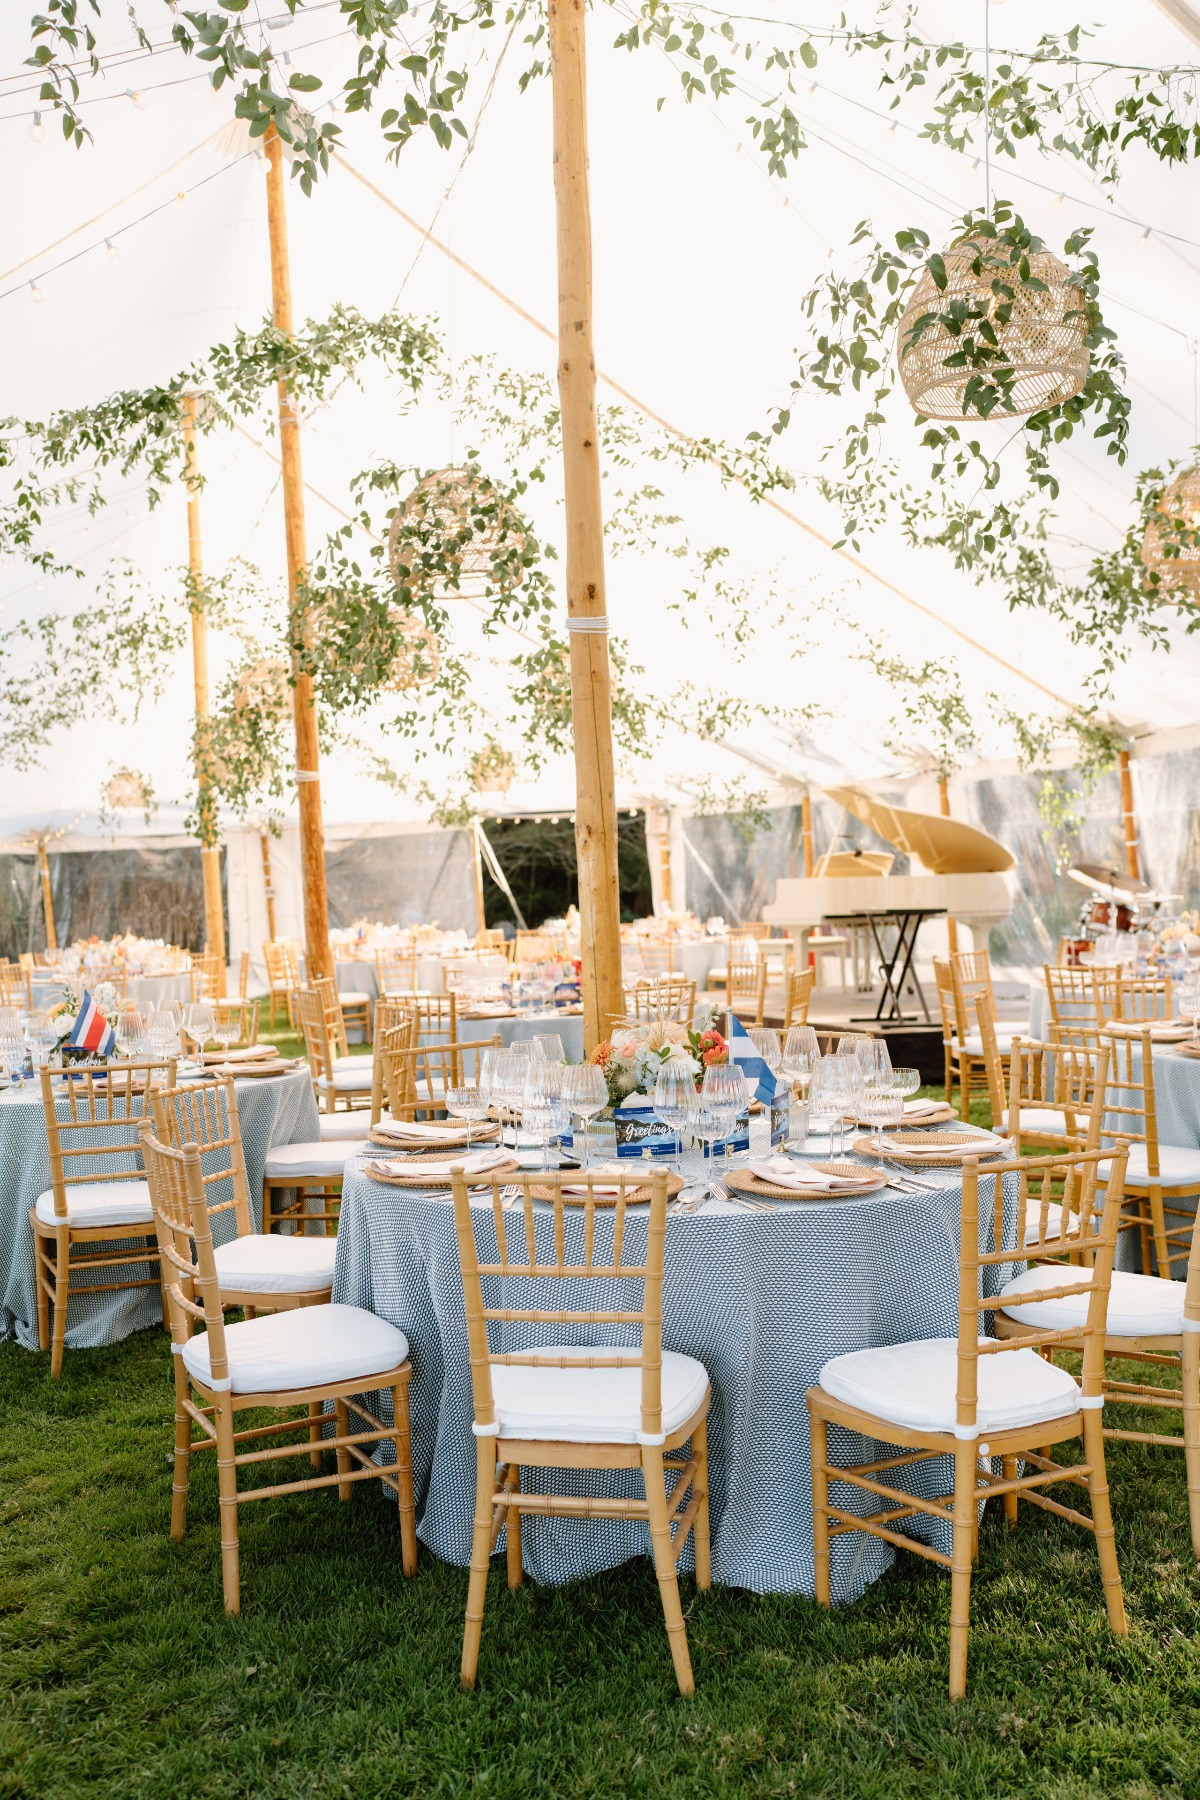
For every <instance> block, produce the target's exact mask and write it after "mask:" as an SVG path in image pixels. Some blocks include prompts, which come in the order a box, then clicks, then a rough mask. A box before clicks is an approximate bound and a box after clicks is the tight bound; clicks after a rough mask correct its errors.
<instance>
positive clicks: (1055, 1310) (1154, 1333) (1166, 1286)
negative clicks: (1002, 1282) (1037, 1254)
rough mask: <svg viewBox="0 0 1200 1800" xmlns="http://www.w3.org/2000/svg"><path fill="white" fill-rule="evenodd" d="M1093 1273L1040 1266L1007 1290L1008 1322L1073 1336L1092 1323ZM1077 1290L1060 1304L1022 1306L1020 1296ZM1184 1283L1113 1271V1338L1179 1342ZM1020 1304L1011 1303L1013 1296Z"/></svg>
mask: <svg viewBox="0 0 1200 1800" xmlns="http://www.w3.org/2000/svg"><path fill="white" fill-rule="evenodd" d="M1091 1280H1092V1277H1091V1271H1090V1270H1088V1269H1076V1268H1070V1267H1068V1266H1066V1265H1065V1264H1059V1265H1055V1264H1052V1263H1039V1264H1038V1265H1037V1267H1036V1268H1033V1269H1026V1271H1025V1273H1024V1275H1018V1276H1017V1278H1016V1280H1015V1281H1010V1282H1009V1284H1008V1286H1007V1287H1006V1288H1004V1289H1002V1290H1001V1291H1002V1293H1003V1295H1004V1297H1005V1302H1006V1304H1005V1307H1004V1313H1005V1317H1006V1318H1009V1319H1015V1320H1016V1321H1017V1324H1018V1325H1038V1326H1040V1327H1041V1328H1042V1330H1043V1331H1071V1330H1073V1329H1075V1328H1077V1327H1079V1326H1082V1325H1085V1324H1086V1323H1087V1302H1088V1296H1087V1290H1088V1288H1089V1287H1090V1285H1091ZM1076 1286H1077V1287H1078V1288H1079V1290H1080V1291H1079V1293H1078V1294H1077V1295H1076V1294H1064V1295H1062V1297H1061V1298H1060V1299H1058V1300H1042V1301H1039V1302H1037V1303H1036V1304H1034V1303H1033V1302H1030V1303H1028V1304H1026V1305H1021V1304H1020V1301H1021V1296H1022V1295H1030V1294H1037V1293H1040V1292H1041V1291H1042V1290H1043V1289H1044V1288H1056V1287H1076ZM1183 1286H1184V1284H1183V1282H1182V1281H1164V1280H1163V1279H1162V1278H1161V1277H1159V1276H1158V1275H1132V1274H1130V1273H1128V1272H1127V1271H1126V1270H1124V1269H1114V1271H1113V1278H1112V1286H1111V1288H1110V1289H1109V1293H1108V1335H1109V1337H1177V1336H1178V1335H1179V1333H1180V1332H1181V1331H1182V1330H1183ZM1010 1295H1011V1297H1012V1299H1013V1300H1015V1301H1016V1302H1017V1304H1016V1305H1011V1304H1008V1300H1009V1296H1010Z"/></svg>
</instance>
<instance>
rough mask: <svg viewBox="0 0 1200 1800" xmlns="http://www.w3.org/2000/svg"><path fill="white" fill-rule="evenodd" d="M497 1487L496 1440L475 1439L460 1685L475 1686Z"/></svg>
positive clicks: (486, 1438)
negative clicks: (472, 1525)
mask: <svg viewBox="0 0 1200 1800" xmlns="http://www.w3.org/2000/svg"><path fill="white" fill-rule="evenodd" d="M495 1486H496V1440H495V1438H494V1437H481V1438H476V1440H475V1531H474V1535H473V1537H472V1540H471V1578H470V1581H469V1582H468V1583H467V1617H466V1623H465V1626H464V1629H463V1651H462V1684H463V1686H464V1687H466V1688H473V1687H474V1686H475V1674H476V1671H477V1669H478V1668H479V1640H480V1638H481V1637H482V1636H483V1608H484V1602H485V1601H486V1599H487V1578H488V1546H489V1544H490V1543H491V1536H492V1495H493V1493H494V1491H495Z"/></svg>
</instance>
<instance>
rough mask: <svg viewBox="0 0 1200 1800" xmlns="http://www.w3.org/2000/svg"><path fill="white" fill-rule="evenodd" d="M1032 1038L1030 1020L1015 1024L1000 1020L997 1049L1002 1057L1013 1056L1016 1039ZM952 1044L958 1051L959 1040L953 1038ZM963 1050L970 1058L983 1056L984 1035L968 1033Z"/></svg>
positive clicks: (1018, 1021) (1022, 1020)
mask: <svg viewBox="0 0 1200 1800" xmlns="http://www.w3.org/2000/svg"><path fill="white" fill-rule="evenodd" d="M1031 1036H1032V1033H1031V1032H1030V1029H1029V1020H1028V1019H1018V1020H1016V1022H1015V1023H1014V1021H1013V1020H1011V1019H1000V1020H998V1021H997V1024H996V1048H997V1050H998V1051H999V1052H1000V1054H1001V1056H1010V1055H1011V1054H1012V1041H1013V1039H1014V1038H1015V1037H1019V1038H1026V1039H1027V1038H1029V1037H1031ZM950 1044H951V1048H952V1049H954V1050H957V1049H958V1047H959V1044H958V1039H957V1038H951V1040H950ZM963 1048H964V1049H965V1050H966V1053H967V1055H968V1056H982V1055H983V1035H982V1033H981V1032H978V1031H971V1032H968V1033H967V1036H966V1037H965V1038H964V1039H963Z"/></svg>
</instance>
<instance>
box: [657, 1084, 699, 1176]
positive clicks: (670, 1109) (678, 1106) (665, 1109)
mask: <svg viewBox="0 0 1200 1800" xmlns="http://www.w3.org/2000/svg"><path fill="white" fill-rule="evenodd" d="M695 1092H696V1078H695V1076H694V1075H693V1074H692V1071H691V1070H690V1069H689V1068H687V1067H685V1065H684V1064H683V1063H679V1062H665V1063H663V1065H662V1067H661V1068H660V1069H659V1071H658V1074H657V1076H656V1077H655V1081H654V1114H655V1117H656V1118H658V1119H661V1121H662V1123H663V1124H664V1125H665V1126H666V1128H667V1130H668V1131H669V1132H670V1133H671V1134H672V1136H673V1137H674V1139H675V1156H676V1159H677V1160H678V1161H682V1160H683V1139H682V1136H681V1133H682V1130H683V1125H684V1121H685V1120H686V1119H687V1114H688V1106H689V1105H690V1103H691V1101H692V1099H693V1097H694V1096H695Z"/></svg>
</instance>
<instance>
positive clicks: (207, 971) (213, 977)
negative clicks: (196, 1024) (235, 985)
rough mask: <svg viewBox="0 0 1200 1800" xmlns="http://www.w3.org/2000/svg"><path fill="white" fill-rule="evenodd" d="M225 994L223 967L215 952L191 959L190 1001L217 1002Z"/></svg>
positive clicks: (207, 952) (205, 952)
mask: <svg viewBox="0 0 1200 1800" xmlns="http://www.w3.org/2000/svg"><path fill="white" fill-rule="evenodd" d="M224 992H225V965H224V964H223V963H222V961H221V958H220V957H219V956H218V954H217V952H216V951H215V950H213V951H212V952H209V951H207V950H206V951H204V952H203V953H202V954H200V955H196V956H193V957H192V999H193V1000H219V999H220V998H221V995H222V994H223V993H224Z"/></svg>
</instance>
